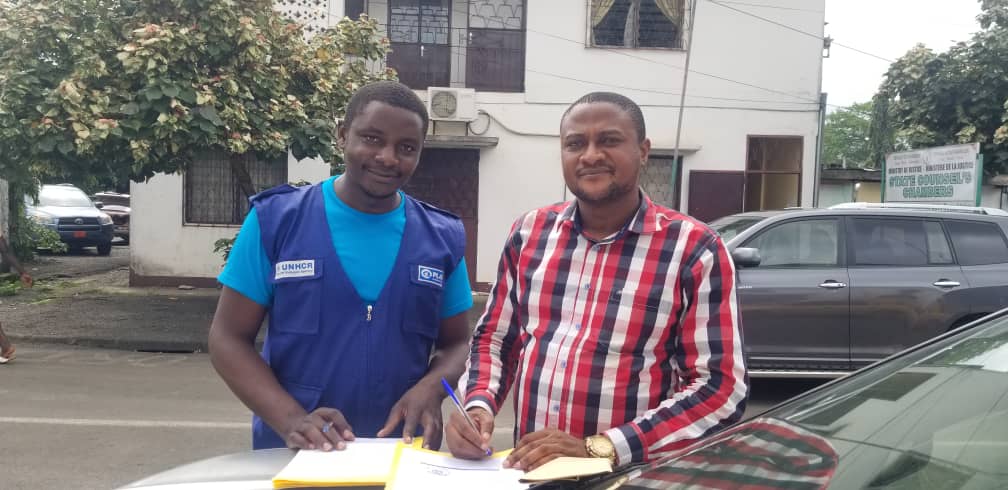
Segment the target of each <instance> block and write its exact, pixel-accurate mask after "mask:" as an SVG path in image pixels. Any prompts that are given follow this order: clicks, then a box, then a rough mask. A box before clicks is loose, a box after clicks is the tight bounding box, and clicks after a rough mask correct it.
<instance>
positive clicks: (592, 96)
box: [560, 92, 647, 142]
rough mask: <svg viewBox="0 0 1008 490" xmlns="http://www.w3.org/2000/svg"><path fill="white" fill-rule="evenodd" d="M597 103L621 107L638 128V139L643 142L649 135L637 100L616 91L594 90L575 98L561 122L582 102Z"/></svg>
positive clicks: (635, 127)
mask: <svg viewBox="0 0 1008 490" xmlns="http://www.w3.org/2000/svg"><path fill="white" fill-rule="evenodd" d="M596 103H607V104H612V105H614V106H616V107H619V108H620V110H622V111H623V112H625V113H627V115H628V116H630V120H632V121H633V123H634V129H636V130H637V141H638V142H643V141H644V138H646V137H647V131H646V127H645V126H644V113H643V112H641V108H640V106H639V105H637V103H636V102H634V101H632V100H630V98H629V97H627V96H625V95H620V94H617V93H616V92H592V93H589V94H585V95H583V96H582V97H581V98H580V99H578V100H575V101H574V103H573V104H571V105H570V107H568V108H567V110H566V111H564V113H563V117H562V118H560V122H561V124H563V120H564V119H567V115H568V114H570V111H572V110H574V108H575V107H577V106H579V105H581V104H596Z"/></svg>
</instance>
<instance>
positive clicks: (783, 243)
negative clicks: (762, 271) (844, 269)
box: [745, 218, 839, 267]
mask: <svg viewBox="0 0 1008 490" xmlns="http://www.w3.org/2000/svg"><path fill="white" fill-rule="evenodd" d="M838 230H839V221H838V220H837V219H833V218H827V219H807V220H798V221H789V222H786V223H781V224H779V225H776V226H773V227H771V228H768V229H767V230H766V231H764V232H763V233H760V234H759V235H757V236H756V237H754V238H753V239H752V240H749V241H748V242H746V244H745V246H746V247H753V248H757V249H759V253H760V267H828V266H836V265H837V264H838V256H839V254H838V244H839V240H838V236H839V232H838Z"/></svg>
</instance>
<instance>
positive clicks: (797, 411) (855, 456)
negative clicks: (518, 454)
mask: <svg viewBox="0 0 1008 490" xmlns="http://www.w3.org/2000/svg"><path fill="white" fill-rule="evenodd" d="M626 476H628V477H630V478H631V481H629V482H628V483H627V484H626V485H624V486H623V487H621V488H668V487H670V486H671V484H669V483H666V484H664V486H659V487H652V486H650V485H651V483H652V482H655V481H660V482H675V483H677V484H683V485H685V486H689V485H691V484H699V483H701V482H702V483H705V484H706V485H707V486H710V487H723V486H725V485H728V484H732V485H735V486H738V484H742V486H748V485H759V486H760V488H823V487H824V486H825V485H826V484H828V486H829V487H830V488H875V489H912V488H930V489H935V488H937V489H943V488H949V489H952V488H955V489H959V488H1002V487H1001V485H999V484H997V482H999V481H1000V482H1003V481H1005V480H1006V479H1008V312H1003V313H1002V314H1001V315H999V316H998V317H995V318H994V319H992V320H990V321H988V322H986V323H985V324H983V325H980V326H976V327H974V328H973V329H972V330H970V331H968V332H964V333H962V334H960V335H955V336H951V337H948V338H945V339H943V340H941V341H938V342H935V343H932V344H930V345H928V346H926V347H924V348H921V349H918V350H916V351H913V352H911V353H908V354H906V355H903V356H901V357H897V358H894V359H893V360H891V361H888V362H885V363H882V364H879V365H878V366H876V367H874V368H870V369H867V370H865V371H862V372H861V373H859V374H856V375H853V376H852V377H851V378H849V379H845V380H840V381H837V382H835V383H832V384H829V385H826V386H824V387H823V388H822V389H820V390H817V391H814V392H812V393H810V394H809V395H805V396H802V397H800V398H798V399H796V400H795V401H793V402H790V403H787V404H785V405H783V406H781V407H780V408H778V409H775V410H772V411H770V412H768V413H767V414H766V415H765V416H763V417H760V418H758V419H755V420H752V421H749V422H746V423H743V424H740V425H739V426H736V427H734V428H732V429H730V430H728V431H725V432H723V433H722V434H719V435H717V436H715V437H713V438H711V439H710V440H709V441H706V442H705V443H702V444H701V445H700V446H699V447H696V449H691V450H688V451H687V452H686V453H684V454H681V455H679V456H677V457H673V458H669V459H668V460H667V461H664V462H659V463H657V464H654V465H651V466H650V467H645V468H643V469H638V470H634V471H633V472H631V473H629V474H627V475H626ZM711 482H715V483H711ZM717 482H723V483H724V485H720V484H718V483H717Z"/></svg>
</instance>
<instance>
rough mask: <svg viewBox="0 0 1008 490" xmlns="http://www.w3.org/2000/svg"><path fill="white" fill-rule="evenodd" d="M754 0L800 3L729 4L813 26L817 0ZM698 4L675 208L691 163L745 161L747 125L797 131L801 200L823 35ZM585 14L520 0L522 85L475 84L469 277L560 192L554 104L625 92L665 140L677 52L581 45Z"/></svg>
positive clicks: (718, 165) (573, 2)
mask: <svg viewBox="0 0 1008 490" xmlns="http://www.w3.org/2000/svg"><path fill="white" fill-rule="evenodd" d="M687 3H688V1H687ZM762 3H766V4H769V5H774V6H782V7H794V8H800V9H802V10H783V9H772V8H763V9H761V8H758V7H756V8H754V7H745V6H738V5H733V6H736V7H739V8H745V9H749V10H751V11H752V12H753V13H755V14H757V15H760V16H762V17H766V18H768V19H771V20H774V21H777V22H780V23H783V24H787V25H791V26H794V27H795V28H797V29H801V30H803V31H805V32H809V33H813V34H816V35H820V36H821V35H822V33H823V13H822V12H821V11H822V10H824V1H823V0H815V1H811V2H809V1H802V0H771V1H766V2H762ZM698 5H699V7H698V10H697V19H696V26H697V27H696V34H695V37H694V41H693V46H694V52H693V54H692V59H691V61H690V63H691V67H690V70H691V73H690V76H689V79H688V82H687V84H688V85H687V98H686V111H685V113H684V120H683V130H682V138H681V139H682V141H681V143H680V147H681V148H689V149H695V150H697V151H696V152H695V153H688V154H687V155H686V156H685V158H684V168H683V181H682V192H681V196H682V202H681V205H680V207H681V208H682V209H685V208H686V203H687V202H688V199H689V196H688V188H689V171H690V170H736V171H737V170H743V169H744V168H745V158H746V145H747V136H749V135H754V136H757V135H758V136H775V135H780V136H801V137H802V138H803V140H804V148H803V150H804V151H803V174H802V183H801V198H802V202H801V205H803V206H811V205H812V198H813V190H814V187H815V175H814V172H813V170H812V169H813V168H815V156H816V137H817V134H818V113H817V111H818V102H817V101H818V94H819V91H820V73H821V66H822V41H821V40H816V39H813V38H811V37H809V36H805V35H802V34H798V33H795V32H793V31H788V30H784V29H782V28H780V27H776V26H773V25H772V24H768V23H765V22H763V21H760V20H758V19H755V18H752V17H748V16H745V15H742V14H739V13H736V12H734V11H731V10H727V9H724V8H722V7H719V6H717V5H714V4H710V3H709V2H702V1H701V2H698ZM808 10H819V11H820V12H819V13H815V12H808ZM587 15H588V2H586V1H584V0H554V1H549V2H538V1H536V2H528V21H527V22H528V32H527V37H526V39H527V48H526V70H527V71H526V74H525V86H526V92H525V93H524V94H496V93H478V94H477V103H478V106H479V108H480V109H482V110H484V111H486V112H487V113H488V114H490V115H491V116H492V117H493V120H492V121H487V120H486V118H485V117H481V118H480V119H479V120H477V121H475V122H474V123H472V126H473V127H475V128H478V129H482V128H484V127H486V126H487V124H488V123H489V129H488V130H487V132H486V136H495V137H498V138H500V141H499V144H498V145H497V147H496V148H493V149H490V150H484V151H483V152H482V154H481V157H480V189H479V196H480V199H479V201H480V202H479V208H480V211H479V250H478V257H477V267H476V269H477V270H476V279H477V281H478V282H493V280H494V279H495V275H496V267H497V261H498V258H499V254H500V250H501V247H502V246H503V244H504V240H505V239H506V236H507V232H508V230H509V229H510V225H511V224H512V222H513V221H514V219H515V218H516V217H517V216H518V215H520V214H521V213H523V212H524V211H527V210H529V209H533V208H536V207H540V206H543V205H546V204H550V203H553V202H556V201H561V200H565V199H567V198H568V196H567V194H566V192H565V190H566V189H565V186H564V182H563V178H562V175H561V173H560V158H559V156H560V151H559V150H560V144H559V141H558V139H557V137H558V135H559V125H560V118H561V115H562V114H563V111H564V110H565V109H566V108H567V106H568V105H569V104H570V103H571V102H573V101H574V100H575V99H576V98H578V97H579V96H581V95H583V94H585V93H588V92H591V91H595V90H608V91H615V92H619V93H622V94H624V95H627V96H629V97H630V98H632V99H634V100H635V101H636V102H637V103H638V104H640V105H641V106H642V109H643V111H644V116H645V119H646V122H647V126H648V136H649V137H650V138H651V140H652V147H654V148H663V149H671V148H673V147H674V146H675V136H676V125H677V119H678V112H679V94H680V93H681V88H682V75H683V70H682V67H683V64H684V62H685V52H684V51H682V50H661V49H649V50H624V49H618V50H617V49H600V48H591V47H588V48H586V47H585V40H586V39H587ZM700 72H702V73H704V74H706V75H704V74H701V73H700ZM708 75H715V76H717V77H718V78H715V77H712V76H708ZM719 78H721V79H729V80H736V81H738V82H742V83H741V84H740V83H732V82H728V81H725V80H721V79H719ZM571 79H576V80H571ZM577 80H591V81H592V82H582V81H577ZM752 85H755V86H758V87H763V88H766V89H770V90H761V89H759V88H753V87H752ZM635 89H636V90H635ZM421 94H422V92H421ZM784 94H792V95H790V96H789V95H784ZM725 99H738V100H725ZM742 108H745V109H742ZM530 134H531V135H530Z"/></svg>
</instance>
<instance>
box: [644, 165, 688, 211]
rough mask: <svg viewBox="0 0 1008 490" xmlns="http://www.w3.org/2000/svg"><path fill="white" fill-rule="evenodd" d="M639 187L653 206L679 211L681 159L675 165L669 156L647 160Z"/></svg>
mask: <svg viewBox="0 0 1008 490" xmlns="http://www.w3.org/2000/svg"><path fill="white" fill-rule="evenodd" d="M640 181H641V187H642V188H643V189H644V192H645V193H646V194H647V195H648V197H650V198H651V201H652V202H654V203H655V204H660V205H662V206H665V207H667V208H671V209H679V189H680V187H681V185H682V157H679V165H676V163H675V161H674V160H673V159H672V157H671V156H668V157H665V156H654V155H652V156H651V157H650V158H648V161H647V165H645V166H644V169H643V170H641V175H640Z"/></svg>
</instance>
